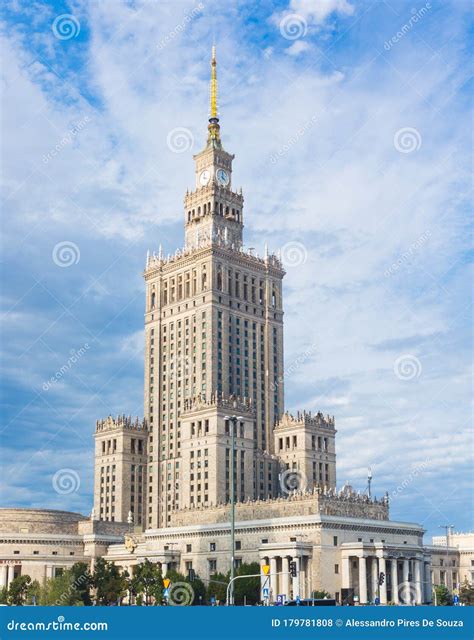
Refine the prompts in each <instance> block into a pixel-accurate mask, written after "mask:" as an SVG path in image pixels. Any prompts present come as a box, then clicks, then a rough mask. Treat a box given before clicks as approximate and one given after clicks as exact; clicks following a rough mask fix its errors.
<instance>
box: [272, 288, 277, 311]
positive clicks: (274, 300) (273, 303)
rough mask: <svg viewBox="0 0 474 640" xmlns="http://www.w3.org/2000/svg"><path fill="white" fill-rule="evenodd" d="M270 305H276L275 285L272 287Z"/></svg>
mask: <svg viewBox="0 0 474 640" xmlns="http://www.w3.org/2000/svg"><path fill="white" fill-rule="evenodd" d="M272 307H276V292H275V287H272Z"/></svg>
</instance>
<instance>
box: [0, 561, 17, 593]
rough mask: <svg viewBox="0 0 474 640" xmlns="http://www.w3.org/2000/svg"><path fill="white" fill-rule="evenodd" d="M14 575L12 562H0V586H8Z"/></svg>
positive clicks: (3, 587)
mask: <svg viewBox="0 0 474 640" xmlns="http://www.w3.org/2000/svg"><path fill="white" fill-rule="evenodd" d="M14 577H15V565H14V564H0V588H2V589H5V588H8V587H9V586H10V584H11V582H12V580H13V578H14Z"/></svg>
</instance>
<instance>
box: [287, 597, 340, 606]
mask: <svg viewBox="0 0 474 640" xmlns="http://www.w3.org/2000/svg"><path fill="white" fill-rule="evenodd" d="M284 606H285V607H335V606H336V601H335V600H334V598H304V599H303V600H299V601H297V600H290V601H289V602H285V605H284Z"/></svg>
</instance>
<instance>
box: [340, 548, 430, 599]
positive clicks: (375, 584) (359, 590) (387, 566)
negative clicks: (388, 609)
mask: <svg viewBox="0 0 474 640" xmlns="http://www.w3.org/2000/svg"><path fill="white" fill-rule="evenodd" d="M382 574H383V580H381V579H380V578H381V575H382ZM341 586H342V589H352V590H353V593H354V595H355V596H357V597H358V601H359V604H367V603H369V602H375V600H376V599H378V600H379V602H380V604H387V603H388V602H392V603H393V604H408V605H410V604H411V605H413V604H417V605H419V604H423V603H424V602H430V601H431V590H432V587H431V571H430V563H429V562H426V561H425V560H424V559H422V558H419V557H416V556H415V557H403V556H398V555H392V556H390V555H370V554H368V553H359V554H352V553H351V554H350V555H343V557H342V583H341Z"/></svg>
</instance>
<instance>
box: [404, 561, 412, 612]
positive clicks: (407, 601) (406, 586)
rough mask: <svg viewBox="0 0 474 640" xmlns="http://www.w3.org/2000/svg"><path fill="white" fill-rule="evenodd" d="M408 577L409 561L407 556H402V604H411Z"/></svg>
mask: <svg viewBox="0 0 474 640" xmlns="http://www.w3.org/2000/svg"><path fill="white" fill-rule="evenodd" d="M409 577H410V561H409V560H408V558H403V591H402V593H403V596H402V600H403V603H402V604H411V602H410V600H411V598H410V581H409Z"/></svg>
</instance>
